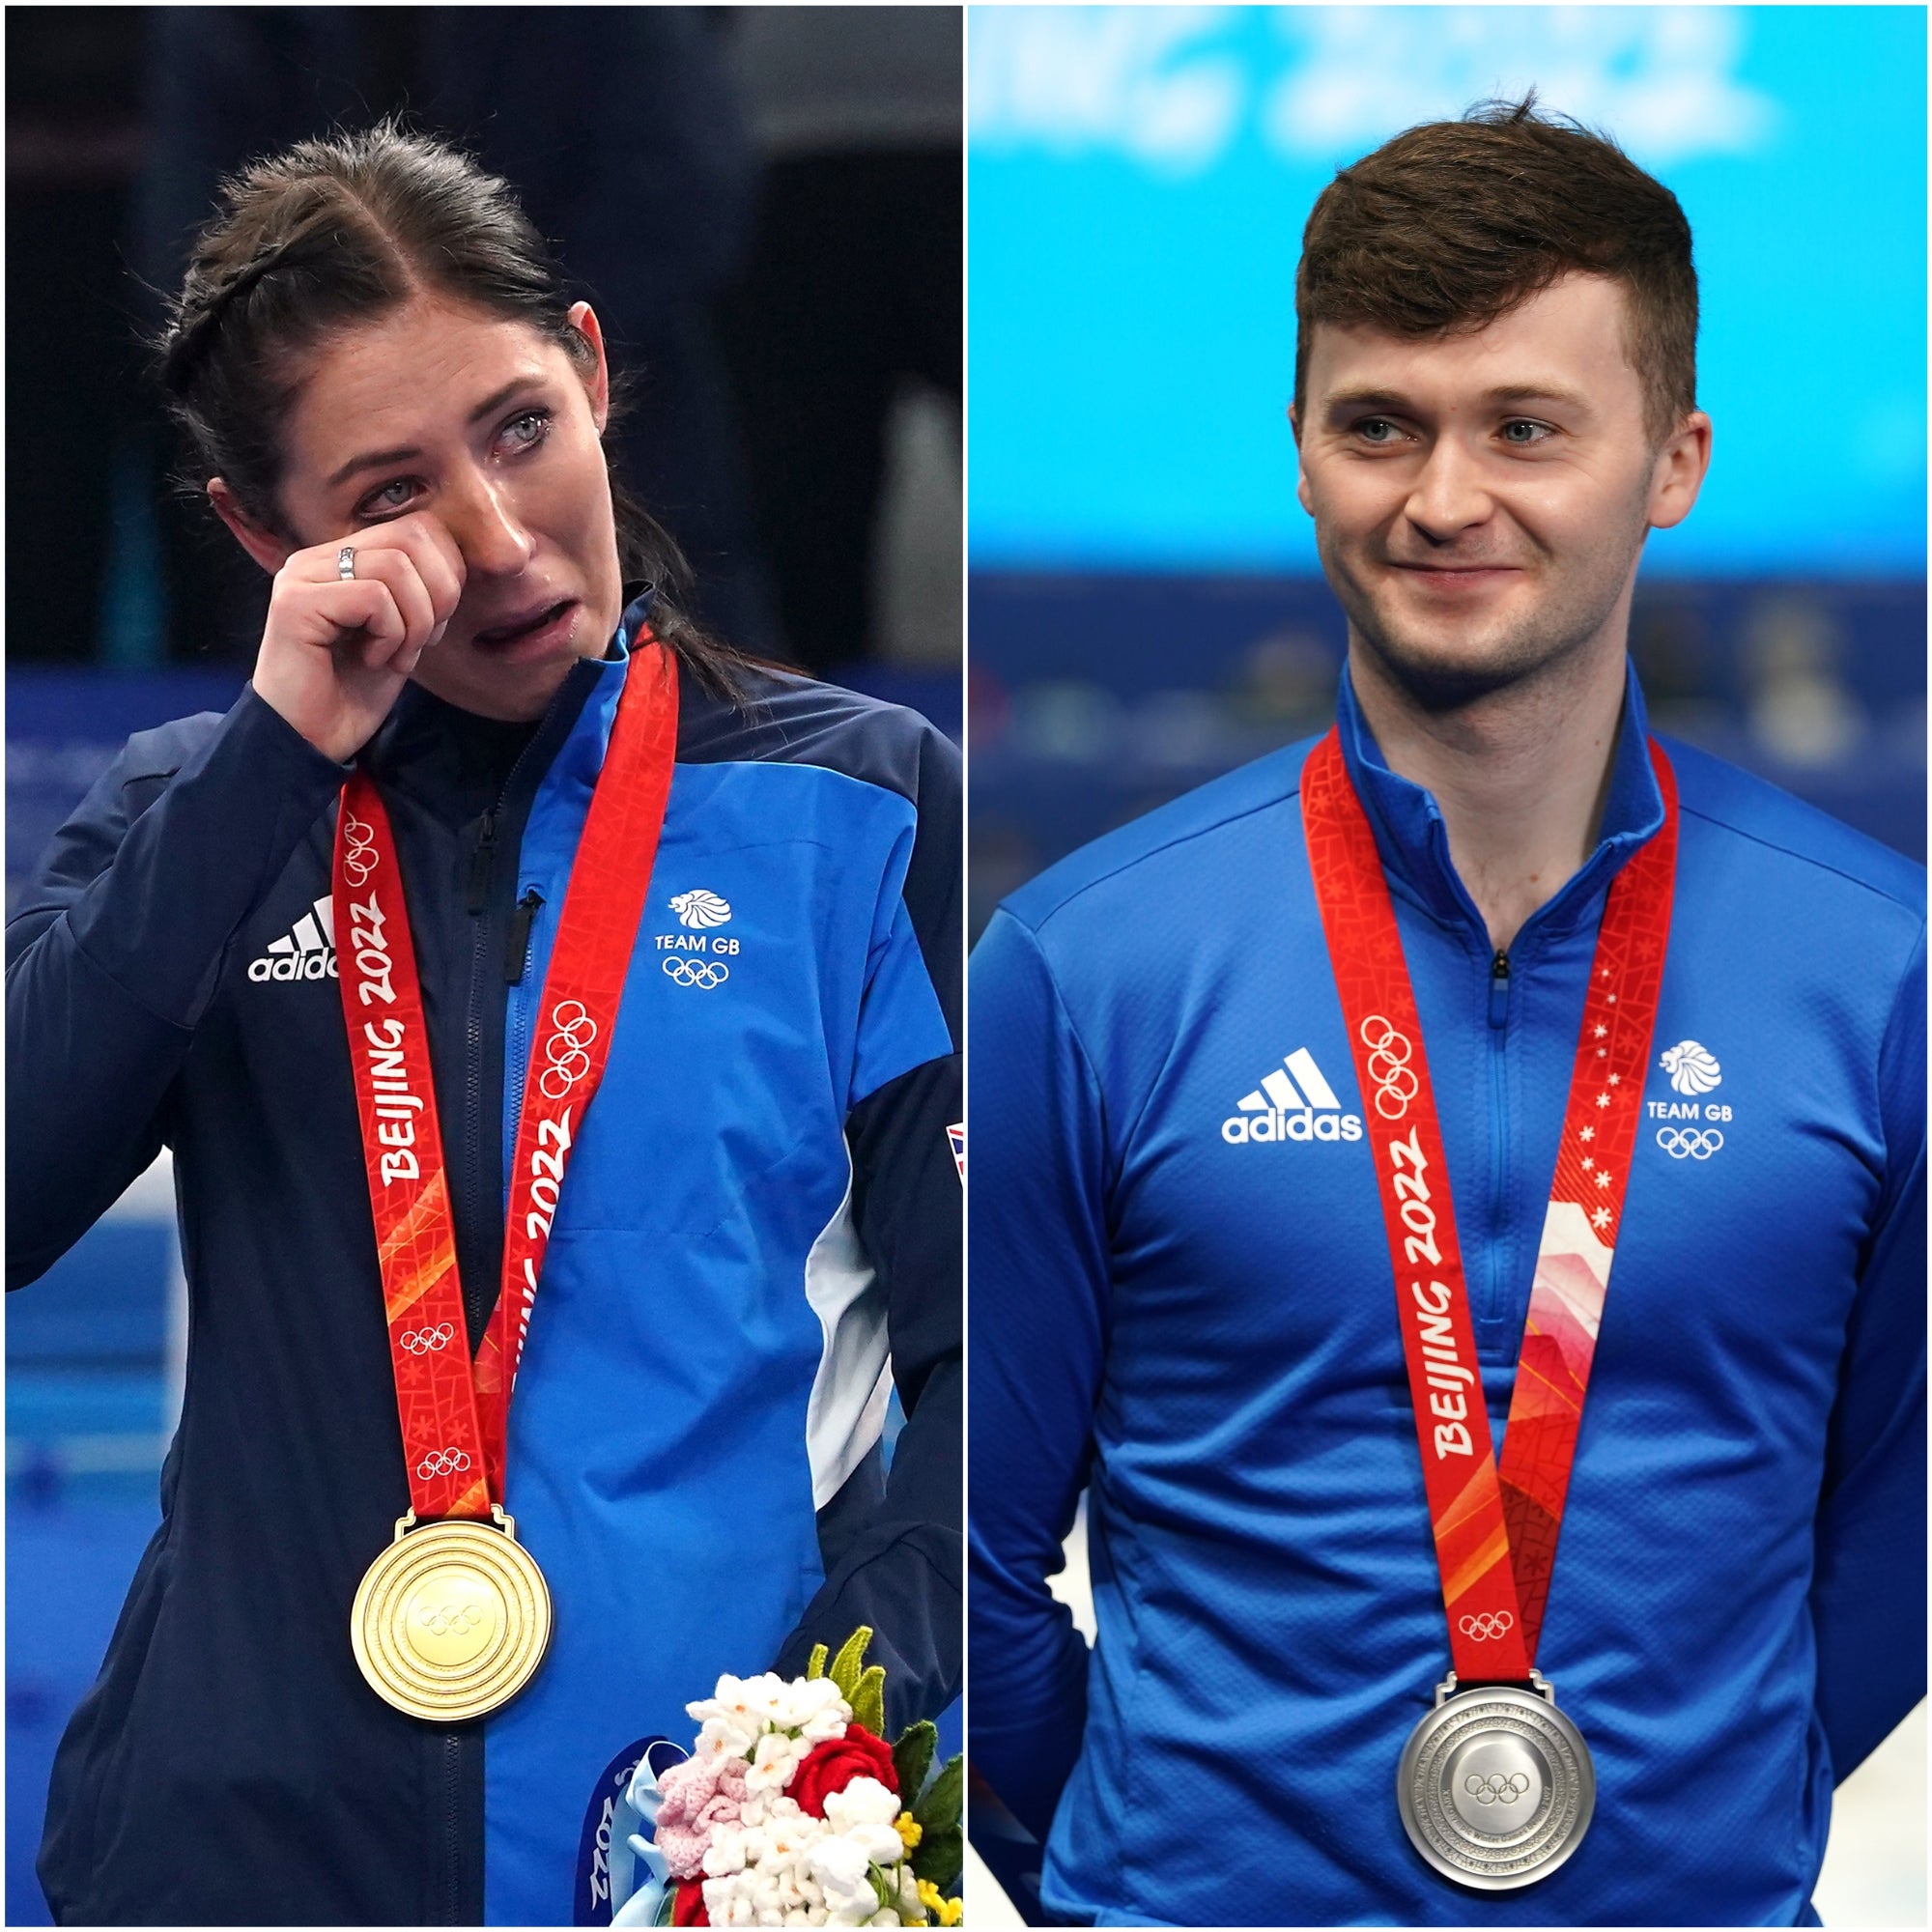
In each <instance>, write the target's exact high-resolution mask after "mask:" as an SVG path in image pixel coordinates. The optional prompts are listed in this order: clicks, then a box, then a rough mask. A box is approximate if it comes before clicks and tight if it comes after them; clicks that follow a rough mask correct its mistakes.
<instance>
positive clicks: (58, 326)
mask: <svg viewBox="0 0 1932 1932" xmlns="http://www.w3.org/2000/svg"><path fill="white" fill-rule="evenodd" d="M6 36H7V110H8V128H7V156H8V179H7V216H8V223H7V268H8V276H9V300H8V308H7V374H8V380H9V387H10V391H11V398H12V405H13V406H12V409H11V410H10V412H9V419H8V449H7V480H8V495H7V535H8V546H9V554H10V561H11V565H12V567H11V569H10V570H9V572H8V584H7V835H6V836H7V884H8V899H9V904H10V906H11V904H12V902H13V900H14V895H15V893H16V892H17V890H18V887H19V884H20V882H21V880H22V878H23V876H24V875H25V873H26V872H27V870H28V869H29V868H30V867H32V866H33V865H34V863H35V862H36V861H37V859H38V858H39V856H40V853H41V851H42V850H43V847H44V845H45V843H46V841H47V839H48V838H49V836H50V835H51V834H52V832H53V831H54V829H55V827H56V826H57V825H58V824H59V823H60V822H61V821H62V819H64V818H65V817H66V816H67V814H68V812H69V811H70V810H71V809H72V807H73V806H74V804H75V803H77V801H78V800H79V799H80V797H81V795H82V793H83V792H84V791H85V790H86V789H87V787H88V786H89V785H90V784H91V783H92V782H93V781H94V779H95V778H96V777H97V776H98V774H99V772H100V771H101V769H102V768H103V767H104V766H105V765H106V763H107V762H108V760H109V759H110V758H111V757H112V755H113V754H114V753H115V752H116V751H118V750H119V748H120V746H121V744H122V742H123V741H124V740H125V738H126V737H127V736H128V733H129V732H130V731H133V730H137V729H140V728H142V727H144V726H146V725H153V724H157V723H159V722H161V721H162V720H164V719H167V718H173V717H179V716H182V715H184V714H185V713H189V712H193V711H197V710H205V709H214V710H225V709H226V708H227V707H228V705H229V704H230V703H231V702H232V701H233V699H234V697H235V696H236V695H237V693H238V692H239V690H240V688H241V682H242V680H243V679H244V678H245V677H246V676H247V673H248V668H249V665H250V663H251V662H252V659H253V655H254V649H255V644H256V641H257V639H259V636H260V627H261V619H262V612H263V611H264V610H265V609H266V603H267V582H266V580H265V579H263V578H261V576H260V574H259V573H257V572H254V571H253V569H252V567H251V566H248V565H247V564H246V563H245V561H244V560H243V559H242V558H241V556H240V554H239V553H238V552H236V551H235V549H234V546H233V545H232V544H231V543H230V542H229V540H228V539H227V537H226V536H225V534H224V533H223V532H221V531H220V530H219V529H218V528H217V527H216V526H214V525H213V521H212V519H210V518H209V517H207V515H206V514H205V512H203V511H202V510H201V508H200V506H199V505H194V504H188V503H184V502H182V501H179V500H177V498H176V497H175V496H174V494H173V493H172V492H171V490H170V489H169V487H168V485H167V482H166V476H167V472H168V470H169V469H170V468H171V466H172V464H173V462H174V461H175V452H174V450H173V448H172V446H171V444H170V442H169V440H168V437H167V434H166V432H165V429H164V426H163V423H162V420H161V417H160V413H159V410H158V407H157V404H156V400H155V398H154V396H153V394H152V393H151V391H150V389H149V388H148V386H147V384H146V383H145V381H144V376H143V359H144V358H143V354H142V351H141V349H140V337H141V336H142V335H143V334H144V333H145V332H146V331H148V330H149V329H151V328H152V327H153V326H154V324H155V322H156V319H157V314H158V310H157V306H156V299H155V297H154V293H153V291H154V290H155V289H156V288H164V287H168V286H171V285H173V283H174V282H175V280H176V279H177V278H178V276H179V272H180V268H181V264H182V262H183V260H184V259H185V244H186V240H187V236H188V232H189V230H190V229H191V228H192V227H193V225H194V224H195V223H196V222H197V221H198V220H199V219H200V217H201V216H202V214H203V213H205V212H206V210H207V209H208V208H209V207H210V206H211V205H212V202H213V192H214V186H215V183H216V181H217V180H218V179H219V177H220V176H221V175H222V174H224V173H226V172H228V171H229V170H231V169H233V168H234V167H235V166H237V165H238V164H239V163H241V161H243V160H244V159H246V158H248V157H249V156H253V155H256V154H260V153H263V152H268V151H270V150H272V149H274V148H278V147H280V146H283V145H286V143H288V142H289V141H291V140H294V139H297V138H298V137H300V136H301V135H303V134H306V133H309V132H313V131H320V130H321V129H323V128H327V127H328V126H330V125H331V124H333V123H336V122H338V121H346V122H348V123H350V124H352V125H366V123H367V122H368V121H369V120H372V119H374V118H375V117H376V116H378V115H380V114H382V113H384V112H385V111H387V110H389V109H392V108H402V109H405V110H406V111H407V113H408V116H409V119H410V120H411V122H412V125H414V126H416V127H418V128H424V129H426V130H432V131H441V132H444V133H447V134H450V135H453V136H455V137H456V138H458V139H459V140H461V141H463V142H464V143H465V144H466V145H468V146H469V147H470V148H471V149H472V150H473V151H474V152H476V153H478V154H479V155H480V156H481V157H482V158H483V160H484V161H485V163H486V165H489V166H491V167H493V168H495V169H496V170H497V172H499V173H502V174H504V175H505V176H507V177H508V178H509V179H510V180H511V182H512V183H513V184H514V185H516V186H517V187H518V188H519V190H520V191H521V192H522V194H523V196H524V199H525V204H526V207H527V208H528V209H529V210H530V211H531V213H533V215H534V216H535V218H536V219H537V220H538V222H539V224H540V225H541V226H542V227H543V228H544V231H545V233H546V234H547V235H549V236H550V237H551V238H552V239H553V241H555V242H557V244H558V246H559V252H560V253H561V255H562V258H563V261H564V264H565V267H566V269H567V270H569V271H570V272H571V274H572V276H573V278H574V279H575V280H576V281H577V282H578V283H579V284H580V286H581V292H582V294H584V295H586V296H587V297H588V298H590V299H591V300H592V301H593V302H594V303H595V304H596V306H597V308H598V310H599V313H600V316H601V317H602V319H603V320H604V323H605V328H606V334H607V337H610V338H611V347H612V360H613V363H614V364H616V365H617V366H618V367H619V368H621V369H625V370H628V371H629V372H630V373H631V374H632V376H633V377H634V379H635V380H636V384H637V387H636V393H635V398H634V404H633V409H632V412H631V416H630V420H629V423H628V424H627V426H626V428H625V432H624V435H625V445H624V451H623V461H624V467H625V469H626V471H627V474H628V476H629V479H630V481H631V482H632V484H633V486H634V488H636V489H637V491H638V493H639V495H640V496H641V497H643V498H644V500H645V501H646V502H647V503H648V504H649V505H650V506H651V507H652V508H653V509H654V510H656V511H657V512H658V513H659V515H660V516H661V518H662V519H663V521H664V522H665V523H666V524H667V525H668V526H669V528H670V529H671V530H672V531H673V532H674V533H675V534H676V535H677V536H678V537H679V539H680V541H681V542H682V543H683V544H684V545H685V547H686V549H687V550H688V552H689V553H690V554H691V555H692V559H693V561H694V563H695V565H696V568H697V570H698V573H699V580H700V585H701V596H702V604H703V609H704V612H705V614H706V616H707V617H708V618H709V619H710V621H711V622H712V623H713V624H714V626H716V627H717V628H719V629H720V630H721V631H723V632H724V634H725V635H726V636H727V637H729V638H730V639H732V640H733V641H734V642H738V643H741V644H743V645H745V646H746V647H748V648H750V649H752V650H754V651H758V652H762V653H764V654H767V655H770V656H774V657H779V658H783V659H785V660H787V661H790V662H793V663H797V664H799V665H802V666H804V667H805V668H809V669H810V670H811V671H813V673H814V674H817V675H820V676H829V677H831V678H832V679H834V680H835V681H837V682H840V683H844V684H848V685H853V686H857V687H858V688H861V689H864V690H867V691H871V692H874V693H876V694H878V695H880V696H887V697H891V698H894V699H896V700H898V701H901V702H904V703H908V704H911V705H913V706H914V707H916V708H917V709H919V710H921V711H923V712H924V713H925V714H926V715H927V716H928V717H930V718H931V719H932V720H933V721H934V722H935V723H936V724H938V725H940V726H941V727H942V728H943V729H946V730H947V731H949V732H951V733H952V735H953V736H954V737H957V736H958V735H959V732H960V725H961V720H962V712H963V703H962V696H961V685H960V673H959V655H960V629H961V625H960V610H961V570H962V563H961V544H960V520H961V496H960V433H959V432H960V421H959V397H960V375H961V371H960V328H961V313H962V311H961V301H962V297H961V286H960V247H961V164H962V163H961V152H960V144H961V116H960V61H961V48H960V42H961V17H960V14H959V13H958V12H957V10H955V9H951V8H919V7H881V8H871V7H854V8H841V7H806V8H784V7H771V8H764V7H750V8H682V7H651V8H609V9H606V8H566V7H486V8H461V7H444V8H432V7H377V8H366V9H365V8H348V7H319V8H303V7H296V8H233V9H230V8H139V7H133V8H130V7H37V8H16V9H12V10H10V11H9V13H8V15H7V21H6ZM8 1317H9V1319H8V1323H7V1472H8V1475H7V1495H8V1511H7V1529H8V1554H9V1556H10V1558H11V1560H10V1562H9V1564H8V1567H7V1712H8V1726H7V1891H6V1922H7V1923H8V1924H10V1925H26V1924H45V1923H46V1922H47V1921H48V1915H47V1911H46V1906H45V1903H44V1900H43V1897H42V1895H41V1890H40V1887H39V1884H38V1883H37V1881H36V1879H35V1877H34V1873H33V1859H34V1853H35V1850H36V1847H37V1845H38V1842H39V1837H40V1831H41V1822H42V1814H43V1806H44V1801H45V1790H46V1778H47V1772H48V1767H49V1765H50V1763H51V1759H52V1755H53V1749H54V1746H55V1744H56V1742H57V1740H58V1738H59V1735H60V1732H61V1729H62V1728H63V1726H64V1725H65V1723H66V1721H67V1718H68V1715H69V1713H70V1712H71V1709H72V1707H73V1705H74V1704H75V1702H76V1701H77V1700H78V1699H79V1697H80V1696H81V1694H82V1692H83V1691H84V1690H86V1689H87V1687H88V1685H89V1683H90V1682H91V1681H92V1678H93V1675H94V1672H95V1670H96V1668H97V1666H98V1664H99V1660H100V1656H101V1653H102V1652H103V1650H104V1649H105V1647H106V1642H107V1637H108V1634H109V1631H110V1629H111V1627H112V1624H113V1620H114V1617H115V1614H116V1612H117V1611H118V1609H119V1607H120V1604H121V1600H122V1596H123V1593H124V1592H125V1590H126V1588H127V1584H128V1578H129V1577H130V1576H131V1575H132V1573H133V1569H134V1564H135V1561H136V1558H137V1557H138V1555H139V1553H140V1550H141V1548H142V1547H143V1546H144V1544H145V1543H146V1541H147V1538H148V1536H149V1535H150V1533H151V1532H152V1530H153V1528H154V1526H155V1524H156V1520H157V1503H156V1485H157V1478H158V1472H159V1468H160V1463H161V1457H162V1455H163V1454H164V1452H165V1450H166V1447H167V1442H168V1438H169V1435H170V1434H171V1431H172V1428H173V1424H174V1420H175V1416H176V1414H177V1412H178V1406H179V1402H180V1389H181V1378H182V1371H183V1364H184V1360H185V1301H184V1290H183V1284H182V1281H181V1274H180V1262H179V1258H178V1254H177V1249H176V1241H175V1233H174V1198H173V1190H172V1184H171V1180H170V1177H169V1174H168V1171H167V1167H166V1162H165V1158H163V1160H162V1162H160V1163H158V1164H157V1165H156V1169H155V1170H153V1171H152V1172H151V1173H150V1174H149V1175H148V1176H147V1177H146V1178H145V1179H143V1180H142V1181H141V1182H139V1183H137V1185H136V1186H135V1187H134V1188H133V1189H131V1190H130V1192H129V1193H128V1196H127V1197H126V1198H125V1199H124V1200H123V1201H122V1202H121V1203H120V1204H119V1206H118V1207H117V1208H114V1209H113V1210H112V1211H111V1212H110V1213H109V1214H108V1216H107V1217H106V1218H105V1219H103V1220H102V1221H101V1222H100V1223H99V1225H98V1226H97V1227H96V1228H95V1230H94V1231H93V1232H92V1233H91V1234H89V1235H88V1236H86V1237H85V1238H84V1239H83V1240H82V1241H81V1242H80V1243H79V1244H78V1245H77V1246H76V1247H75V1248H74V1249H73V1250H72V1251H71V1253H70V1254H69V1255H68V1256H67V1257H66V1258H65V1259H64V1260H63V1261H62V1262H61V1263H60V1264H58V1265H57V1266H56V1267H55V1268H54V1269H53V1270H52V1271H51V1272H50V1274H49V1275H48V1276H46V1277H45V1278H44V1279H43V1280H42V1281H40V1282H38V1283H36V1284H35V1285H34V1286H33V1287H31V1288H30V1289H28V1290H27V1291H26V1292H25V1293H22V1294H20V1295H17V1296H14V1297H12V1298H11V1299H10V1302H9V1307H8ZM950 1729H951V1731H952V1740H951V1741H950V1742H949V1743H948V1746H947V1748H949V1749H952V1748H956V1747H957V1713H956V1711H955V1712H954V1714H953V1718H952V1724H951V1726H950Z"/></svg>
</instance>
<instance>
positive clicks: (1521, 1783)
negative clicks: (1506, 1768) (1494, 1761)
mask: <svg viewBox="0 0 1932 1932" xmlns="http://www.w3.org/2000/svg"><path fill="white" fill-rule="evenodd" d="M1463 1790H1464V1791H1466V1792H1467V1793H1468V1794H1469V1796H1470V1797H1471V1798H1473V1799H1474V1800H1475V1801H1476V1803H1477V1804H1515V1803H1516V1801H1517V1800H1518V1799H1519V1798H1520V1797H1522V1796H1523V1795H1524V1794H1525V1793H1526V1792H1527V1791H1528V1790H1529V1777H1528V1775H1527V1774H1526V1773H1524V1772H1520V1771H1513V1772H1511V1773H1510V1774H1509V1776H1507V1777H1505V1776H1503V1774H1502V1773H1501V1772H1499V1771H1492V1772H1491V1774H1490V1775H1489V1776H1487V1777H1478V1776H1476V1774H1475V1773H1474V1772H1471V1773H1470V1774H1469V1776H1467V1777H1465V1778H1464V1779H1463Z"/></svg>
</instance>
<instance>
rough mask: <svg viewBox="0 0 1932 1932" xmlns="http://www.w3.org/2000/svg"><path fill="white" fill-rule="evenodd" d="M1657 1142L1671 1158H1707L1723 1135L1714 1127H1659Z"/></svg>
mask: <svg viewBox="0 0 1932 1932" xmlns="http://www.w3.org/2000/svg"><path fill="white" fill-rule="evenodd" d="M1657 1144H1658V1146H1659V1147H1661V1148H1662V1150H1663V1151H1664V1152H1665V1153H1667V1154H1668V1155H1669V1156H1670V1157H1671V1159H1672V1160H1684V1159H1686V1158H1689V1159H1690V1160H1709V1159H1710V1158H1711V1156H1712V1155H1713V1154H1714V1153H1716V1152H1717V1151H1718V1150H1719V1148H1720V1147H1722V1146H1723V1144H1724V1137H1723V1135H1722V1134H1720V1133H1719V1131H1718V1130H1717V1128H1716V1127H1688V1128H1687V1127H1659V1128H1658V1130H1657Z"/></svg>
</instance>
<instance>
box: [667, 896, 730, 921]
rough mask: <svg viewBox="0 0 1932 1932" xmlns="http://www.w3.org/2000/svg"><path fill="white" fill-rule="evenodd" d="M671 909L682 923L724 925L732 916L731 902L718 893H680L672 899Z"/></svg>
mask: <svg viewBox="0 0 1932 1932" xmlns="http://www.w3.org/2000/svg"><path fill="white" fill-rule="evenodd" d="M670 909H671V911H672V912H674V913H676V915H677V917H678V923H680V924H681V925H692V926H697V925H724V924H725V923H727V922H728V921H729V919H730V917H731V907H730V905H729V903H728V902H727V901H726V900H725V899H721V898H720V897H719V896H718V895H717V894H716V893H707V892H689V893H679V894H678V895H677V896H676V897H675V898H674V899H672V900H671V902H670Z"/></svg>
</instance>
